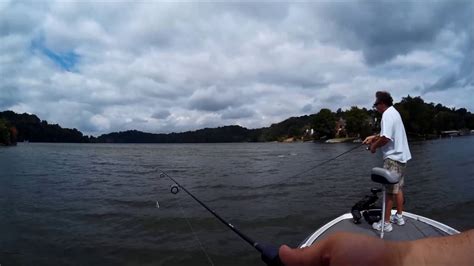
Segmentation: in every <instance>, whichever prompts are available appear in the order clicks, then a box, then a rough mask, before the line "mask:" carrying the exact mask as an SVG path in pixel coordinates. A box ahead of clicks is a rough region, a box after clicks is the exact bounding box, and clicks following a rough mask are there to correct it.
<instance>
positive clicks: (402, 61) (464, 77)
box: [0, 1, 474, 135]
mask: <svg viewBox="0 0 474 266" xmlns="http://www.w3.org/2000/svg"><path fill="white" fill-rule="evenodd" d="M472 11H473V3H471V2H469V1H454V2H452V1H436V2H419V1H404V2H374V1H356V2H336V3H330V2H316V3H295V4H289V3H270V2H269V3H267V2H261V3H260V2H259V3H253V2H244V3H152V2H137V3H124V4H121V3H107V2H100V3H94V2H85V3H81V2H63V1H56V2H54V1H52V2H47V3H45V2H41V3H39V2H38V3H36V2H35V3H33V2H31V3H24V2H19V1H9V2H0V43H1V45H0V76H1V78H0V108H1V109H12V110H14V111H17V112H30V113H35V114H38V115H39V116H40V117H41V118H42V119H46V120H48V121H50V122H53V123H59V124H61V125H64V126H67V127H77V128H78V129H80V130H82V131H84V132H85V133H87V134H95V135H97V134H100V133H105V132H110V131H115V130H125V129H139V130H145V131H150V132H172V131H182V130H192V129H197V128H202V127H212V126H219V125H227V124H232V123H236V124H239V125H242V126H246V127H261V126H268V125H270V124H271V123H274V122H279V121H281V120H283V119H285V118H288V117H290V116H296V115H304V114H308V113H310V112H317V111H319V109H320V108H322V107H325V108H333V109H334V110H335V109H336V108H338V107H342V108H349V107H350V106H353V105H361V106H370V105H371V103H372V101H373V99H372V98H373V92H374V91H376V90H379V89H381V88H383V89H387V90H390V91H391V92H392V94H393V95H394V97H396V98H398V100H400V99H399V98H400V97H402V96H406V95H407V94H411V95H419V94H420V93H421V94H423V93H424V95H423V97H427V98H426V100H427V101H440V102H442V103H444V104H446V105H455V104H456V105H459V104H463V106H464V107H467V108H469V109H471V110H473V109H474V105H473V103H472V102H470V101H467V100H465V97H464V98H463V97H456V96H455V95H454V96H453V95H449V94H448V93H447V92H452V93H454V94H456V93H459V94H465V93H466V92H471V93H472V91H473V89H474V88H473V87H474V85H473V72H474V71H473V65H474V62H473V58H474V57H473V56H472V51H473V50H474V47H473V41H472V39H473V37H474V31H473V23H471V21H470V20H471V18H470V17H471V15H472ZM71 29H73V30H71ZM35 40H36V41H37V40H41V43H37V42H36V43H35ZM35 44H36V46H35ZM39 44H40V45H39ZM38 45H39V46H38ZM49 52H50V54H48V53H49ZM70 55H74V56H77V58H76V59H77V60H76V59H75V58H74V56H72V57H71V58H72V59H71V58H68V56H70ZM55 56H56V57H55ZM57 57H59V58H57ZM62 57H64V58H62ZM62 59H65V60H66V61H64V62H63V63H65V64H66V65H61V60H62ZM68 60H69V61H68ZM68 64H69V65H72V67H68V66H69V65H68ZM416 87H419V88H421V89H419V90H417V89H414V88H416ZM340 95H344V97H341V96H340ZM459 107H460V106H459Z"/></svg>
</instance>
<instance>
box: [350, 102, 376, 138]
mask: <svg viewBox="0 0 474 266" xmlns="http://www.w3.org/2000/svg"><path fill="white" fill-rule="evenodd" d="M345 118H346V131H347V133H348V134H349V136H351V137H356V136H357V137H366V136H368V135H370V133H371V126H370V124H369V122H370V116H369V114H368V112H367V110H364V109H359V108H358V107H357V106H352V107H351V109H350V110H349V111H347V112H346V113H345Z"/></svg>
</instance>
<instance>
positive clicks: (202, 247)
mask: <svg viewBox="0 0 474 266" xmlns="http://www.w3.org/2000/svg"><path fill="white" fill-rule="evenodd" d="M176 193H177V192H176ZM176 193H173V194H176ZM178 205H179V209H180V210H181V214H182V215H183V217H184V219H185V220H186V223H187V224H188V227H189V229H190V230H191V233H192V234H193V235H194V239H195V240H196V241H197V242H198V244H199V247H200V248H201V250H202V252H203V253H204V255H206V258H207V261H209V264H210V265H212V266H214V262H213V261H212V259H211V257H210V256H209V254H207V252H206V249H205V248H204V245H203V244H202V242H201V240H199V237H198V235H197V233H196V232H195V231H194V228H193V226H192V225H191V222H190V221H189V220H188V218H187V216H186V214H185V213H184V208H183V206H182V205H181V202H180V200H178Z"/></svg>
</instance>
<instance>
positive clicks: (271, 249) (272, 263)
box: [160, 171, 283, 266]
mask: <svg viewBox="0 0 474 266" xmlns="http://www.w3.org/2000/svg"><path fill="white" fill-rule="evenodd" d="M160 177H167V178H169V179H170V180H171V181H173V182H174V183H175V185H173V186H171V193H173V194H177V193H178V192H179V188H182V189H183V190H184V192H186V193H187V194H188V195H189V196H191V197H192V198H193V199H194V200H195V201H196V202H197V203H199V204H200V205H201V206H202V207H204V208H205V209H206V210H208V211H209V212H210V213H211V214H212V215H214V216H215V217H216V218H217V219H218V220H219V221H221V222H222V223H223V224H224V225H225V226H227V227H228V228H230V229H231V230H232V231H234V233H236V234H237V235H238V236H240V238H242V239H243V240H244V241H245V242H247V243H248V244H250V245H251V246H252V247H254V248H255V249H256V250H258V252H260V254H261V257H262V260H263V261H264V262H265V263H266V264H267V265H269V266H283V263H282V262H281V260H280V257H279V256H278V248H277V247H275V246H272V245H263V244H260V243H258V242H256V241H255V240H253V239H252V238H251V237H249V236H248V235H246V234H244V233H243V232H242V231H240V230H239V229H238V228H237V227H235V226H234V225H232V224H231V223H229V222H228V221H227V220H225V219H224V218H222V216H220V215H219V214H217V213H216V212H215V211H214V210H212V209H211V208H209V207H208V206H207V205H206V204H205V203H204V202H202V201H201V200H199V199H198V198H197V197H196V196H194V195H193V193H191V192H189V191H188V190H187V189H186V188H185V187H184V186H182V185H181V184H180V183H178V182H177V181H176V180H175V179H174V178H172V177H171V176H169V175H168V174H167V173H165V172H164V171H161V173H160Z"/></svg>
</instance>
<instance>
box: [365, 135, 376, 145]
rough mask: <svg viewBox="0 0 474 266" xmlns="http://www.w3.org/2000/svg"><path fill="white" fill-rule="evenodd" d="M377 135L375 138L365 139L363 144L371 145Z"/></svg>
mask: <svg viewBox="0 0 474 266" xmlns="http://www.w3.org/2000/svg"><path fill="white" fill-rule="evenodd" d="M374 138H375V135H374V136H368V137H367V138H365V139H364V141H363V142H362V144H371V143H372V141H374Z"/></svg>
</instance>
